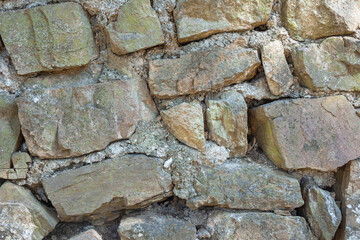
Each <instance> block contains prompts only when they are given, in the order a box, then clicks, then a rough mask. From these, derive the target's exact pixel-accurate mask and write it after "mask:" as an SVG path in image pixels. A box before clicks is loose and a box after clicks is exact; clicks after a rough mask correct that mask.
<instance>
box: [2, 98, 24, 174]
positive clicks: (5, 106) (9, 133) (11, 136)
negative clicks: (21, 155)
mask: <svg viewBox="0 0 360 240" xmlns="http://www.w3.org/2000/svg"><path fill="white" fill-rule="evenodd" d="M19 143H20V122H19V118H18V109H17V106H16V103H15V96H14V95H10V94H8V93H5V92H0V171H1V169H4V168H10V165H11V164H10V163H11V155H12V153H13V152H14V151H15V150H16V148H17V147H18V146H19ZM0 178H1V177H0Z"/></svg>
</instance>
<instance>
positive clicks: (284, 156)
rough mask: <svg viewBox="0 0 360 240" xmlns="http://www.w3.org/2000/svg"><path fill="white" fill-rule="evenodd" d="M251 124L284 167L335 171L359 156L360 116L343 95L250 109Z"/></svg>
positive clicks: (261, 144) (264, 148)
mask: <svg viewBox="0 0 360 240" xmlns="http://www.w3.org/2000/svg"><path fill="white" fill-rule="evenodd" d="M250 123H251V124H252V130H253V133H254V135H255V137H256V140H257V141H258V142H259V144H260V146H261V148H262V149H263V150H264V152H265V154H266V156H267V157H268V158H270V159H271V160H272V161H273V162H274V163H275V164H276V165H277V166H278V167H281V168H284V169H301V168H310V169H316V170H320V171H332V170H335V169H336V168H338V167H340V166H343V165H344V164H346V163H347V162H348V161H350V160H353V159H356V158H357V157H359V156H360V148H359V147H358V146H359V144H360V136H359V134H357V133H358V132H359V131H360V121H359V117H358V116H357V115H356V113H355V110H354V108H353V106H352V105H351V103H350V102H348V101H347V100H346V98H345V97H344V96H332V97H323V98H317V99H294V100H281V101H275V102H272V103H269V104H265V105H262V106H260V107H257V108H253V109H250Z"/></svg>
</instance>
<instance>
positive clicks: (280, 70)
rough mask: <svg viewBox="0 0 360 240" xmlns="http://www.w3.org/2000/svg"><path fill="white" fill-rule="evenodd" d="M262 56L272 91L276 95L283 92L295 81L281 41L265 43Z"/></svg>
mask: <svg viewBox="0 0 360 240" xmlns="http://www.w3.org/2000/svg"><path fill="white" fill-rule="evenodd" d="M261 58H262V62H263V66H264V71H265V75H266V80H267V83H268V86H269V89H270V92H271V93H272V94H274V95H281V94H283V93H284V92H285V91H286V90H287V89H288V88H289V87H290V86H291V85H292V84H293V83H294V82H293V76H292V74H291V71H290V69H289V66H288V64H287V62H286V58H285V54H284V46H283V45H282V43H281V41H279V40H275V41H272V42H270V43H268V44H267V45H264V46H263V47H262V49H261Z"/></svg>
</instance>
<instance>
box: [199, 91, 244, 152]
mask: <svg viewBox="0 0 360 240" xmlns="http://www.w3.org/2000/svg"><path fill="white" fill-rule="evenodd" d="M206 106H207V109H206V120H207V124H208V128H209V132H210V139H211V140H213V141H214V142H216V143H217V144H218V145H220V146H225V147H227V148H229V149H230V151H231V155H232V156H236V157H241V156H243V155H245V154H246V150H247V145H248V143H247V133H248V119H247V105H246V102H245V100H244V98H243V97H242V95H241V94H240V93H238V92H236V91H234V90H233V91H228V92H224V93H221V94H218V95H217V96H214V97H212V98H210V99H207V101H206Z"/></svg>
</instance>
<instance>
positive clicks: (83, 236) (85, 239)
mask: <svg viewBox="0 0 360 240" xmlns="http://www.w3.org/2000/svg"><path fill="white" fill-rule="evenodd" d="M70 240H102V237H101V236H100V235H99V233H98V232H97V231H95V230H94V229H90V230H87V231H86V232H83V233H80V234H79V235H76V236H74V237H72V238H70Z"/></svg>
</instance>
